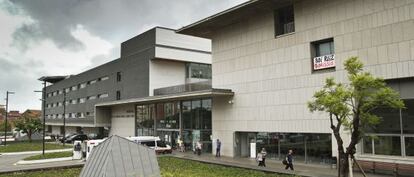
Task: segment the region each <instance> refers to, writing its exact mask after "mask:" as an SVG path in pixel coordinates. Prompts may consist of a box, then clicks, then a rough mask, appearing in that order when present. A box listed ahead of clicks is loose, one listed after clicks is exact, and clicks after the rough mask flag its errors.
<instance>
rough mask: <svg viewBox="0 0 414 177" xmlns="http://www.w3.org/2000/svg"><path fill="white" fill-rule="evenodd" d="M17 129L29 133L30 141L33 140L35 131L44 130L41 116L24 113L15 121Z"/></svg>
mask: <svg viewBox="0 0 414 177" xmlns="http://www.w3.org/2000/svg"><path fill="white" fill-rule="evenodd" d="M14 125H15V127H16V130H17V131H21V132H22V133H26V134H27V138H28V139H29V142H32V135H33V133H35V132H39V131H41V130H42V123H41V122H40V119H39V117H37V116H35V115H31V114H23V115H22V116H21V117H20V118H18V119H16V120H15V121H14Z"/></svg>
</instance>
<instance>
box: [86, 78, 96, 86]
mask: <svg viewBox="0 0 414 177" xmlns="http://www.w3.org/2000/svg"><path fill="white" fill-rule="evenodd" d="M96 82H97V80H96V79H95V80H91V81H89V82H88V84H89V85H91V84H94V83H96Z"/></svg>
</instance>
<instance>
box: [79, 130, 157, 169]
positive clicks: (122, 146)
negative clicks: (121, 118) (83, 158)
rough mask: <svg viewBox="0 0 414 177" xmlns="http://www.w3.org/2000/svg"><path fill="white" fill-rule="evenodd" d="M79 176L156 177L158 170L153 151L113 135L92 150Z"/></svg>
mask: <svg viewBox="0 0 414 177" xmlns="http://www.w3.org/2000/svg"><path fill="white" fill-rule="evenodd" d="M80 176H81V177H101V176H108V177H111V176H140V177H150V176H151V177H157V176H160V169H159V166H158V162H157V157H156V155H155V151H154V150H153V149H150V148H148V147H144V146H142V145H139V144H137V143H135V142H132V141H129V140H127V139H125V138H122V137H119V136H116V135H114V136H111V137H110V138H109V139H107V140H106V141H104V142H103V143H101V144H99V145H98V146H96V147H95V148H94V150H93V151H92V153H91V156H90V158H89V160H88V161H87V162H86V164H85V166H84V167H83V169H82V172H81V174H80Z"/></svg>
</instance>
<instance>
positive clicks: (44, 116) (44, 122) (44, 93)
mask: <svg viewBox="0 0 414 177" xmlns="http://www.w3.org/2000/svg"><path fill="white" fill-rule="evenodd" d="M42 91H43V93H42V97H43V100H42V103H43V142H42V147H43V149H42V154H43V156H44V155H45V132H46V129H45V128H46V126H45V125H46V115H45V114H46V81H43V90H42Z"/></svg>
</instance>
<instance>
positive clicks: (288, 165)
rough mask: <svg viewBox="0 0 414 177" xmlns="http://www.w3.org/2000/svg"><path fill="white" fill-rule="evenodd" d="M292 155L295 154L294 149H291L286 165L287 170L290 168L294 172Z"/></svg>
mask: <svg viewBox="0 0 414 177" xmlns="http://www.w3.org/2000/svg"><path fill="white" fill-rule="evenodd" d="M292 153H293V151H292V149H289V153H288V155H287V156H286V161H287V164H286V167H285V169H286V170H287V169H288V168H290V169H291V170H292V171H293V156H292Z"/></svg>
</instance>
